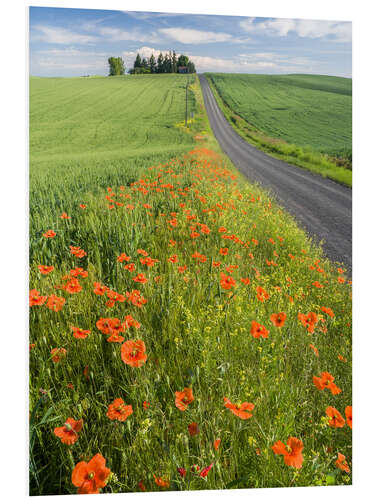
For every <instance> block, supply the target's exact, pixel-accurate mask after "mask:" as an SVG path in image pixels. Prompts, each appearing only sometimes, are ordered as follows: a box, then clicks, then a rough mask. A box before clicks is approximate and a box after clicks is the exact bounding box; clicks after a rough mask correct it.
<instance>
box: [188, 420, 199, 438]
mask: <svg viewBox="0 0 375 500" xmlns="http://www.w3.org/2000/svg"><path fill="white" fill-rule="evenodd" d="M188 430H189V434H190V436H196V435H197V434H199V432H200V431H199V427H198V424H197V423H196V422H192V423H191V424H189V425H188Z"/></svg>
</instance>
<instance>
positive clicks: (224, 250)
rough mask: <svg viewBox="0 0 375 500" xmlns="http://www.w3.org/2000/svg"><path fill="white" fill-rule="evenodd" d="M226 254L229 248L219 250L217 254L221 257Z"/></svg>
mask: <svg viewBox="0 0 375 500" xmlns="http://www.w3.org/2000/svg"><path fill="white" fill-rule="evenodd" d="M228 252H229V248H220V250H219V253H221V255H228Z"/></svg>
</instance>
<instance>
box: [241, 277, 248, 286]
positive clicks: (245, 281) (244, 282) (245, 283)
mask: <svg viewBox="0 0 375 500" xmlns="http://www.w3.org/2000/svg"><path fill="white" fill-rule="evenodd" d="M240 280H241V281H242V283H243V284H244V285H250V279H249V278H240Z"/></svg>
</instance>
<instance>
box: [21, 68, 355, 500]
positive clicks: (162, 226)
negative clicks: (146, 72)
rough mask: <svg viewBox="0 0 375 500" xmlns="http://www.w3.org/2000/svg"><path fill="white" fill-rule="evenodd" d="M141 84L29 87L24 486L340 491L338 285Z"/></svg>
mask: <svg viewBox="0 0 375 500" xmlns="http://www.w3.org/2000/svg"><path fill="white" fill-rule="evenodd" d="M151 78H153V77H151ZM158 78H160V77H159V76H158V77H157V78H156V80H154V85H152V86H151V87H150V77H149V76H138V77H135V78H134V80H133V79H131V78H130V77H129V79H128V78H124V79H120V78H119V79H115V80H114V81H112V79H110V78H103V79H95V83H94V80H93V81H90V80H89V79H82V80H80V79H72V80H71V79H66V80H65V79H61V80H52V79H48V80H32V82H31V85H32V92H31V94H30V98H31V103H30V112H31V117H30V143H31V152H30V158H31V163H30V289H31V293H30V305H31V307H30V493H31V494H32V495H38V494H68V493H76V492H85V491H86V492H87V491H88V492H94V491H96V490H100V491H103V492H130V491H160V490H201V489H223V488H260V487H282V486H307V485H322V484H349V483H351V474H350V468H351V421H350V420H349V418H346V415H345V412H346V413H348V412H349V408H351V286H350V285H351V283H350V282H348V281H347V279H346V277H345V272H344V270H343V269H341V268H339V267H338V266H337V265H334V264H332V263H330V262H329V261H327V260H326V259H324V258H323V257H322V251H321V249H320V248H318V247H316V246H314V245H313V244H312V242H311V241H310V240H309V239H308V238H307V236H306V234H305V233H304V232H303V231H302V230H300V229H299V228H298V226H297V225H296V224H295V222H294V221H293V219H292V218H291V217H290V216H289V215H287V214H286V213H285V212H284V211H282V210H281V209H280V208H279V207H278V206H277V204H276V203H275V202H274V200H273V199H272V197H270V196H269V195H268V194H267V193H266V192H264V191H262V190H260V189H259V188H257V187H254V186H252V185H250V184H248V183H247V182H246V180H245V179H244V178H243V177H242V176H241V175H240V174H239V173H238V172H237V171H236V170H235V169H234V167H233V166H232V165H231V164H230V162H229V161H228V159H227V158H226V157H225V156H223V155H222V154H221V153H220V151H219V148H218V146H217V144H216V142H215V141H214V139H213V137H212V135H211V133H210V131H209V127H208V121H207V117H206V116H205V115H204V109H203V104H202V103H203V100H202V95H201V92H200V88H199V86H198V85H197V83H195V84H194V85H193V86H192V89H191V91H190V102H191V106H192V108H193V107H194V110H195V118H194V121H193V122H191V123H190V128H189V130H187V129H185V128H184V127H183V126H181V122H182V120H183V115H182V116H181V117H180V112H181V110H182V109H183V106H184V88H183V86H182V85H181V82H182V81H183V80H182V78H180V77H169V76H168V77H165V78H164V77H161V78H160V81H159V80H158ZM120 84H121V85H123V87H121V88H122V89H123V95H122V92H121V91H120V90H118V91H117V92H115V91H114V90H113V89H114V88H118V87H117V86H119V85H120ZM93 85H95V86H96V85H97V87H95V88H96V91H94V90H93V89H94V87H93ZM133 85H136V87H137V92H136V93H135V94H134V93H133V96H134V99H136V98H137V95H139V96H142V95H143V99H141V98H140V99H139V100H138V106H132V104H131V103H130V104H129V103H127V102H126V101H127V97H126V96H127V95H128V92H129V93H130V92H131V91H132V89H133V88H134V87H133ZM43 86H44V91H42V87H43ZM56 86H60V88H61V89H65V90H66V93H65V94H64V92H61V93H60V92H57V91H56ZM107 86H108V88H109V89H111V91H109V90H107ZM128 86H129V87H128ZM69 88H70V89H71V90H70V91H68V89H69ZM72 89H79V92H80V93H81V97H82V98H81V99H75V97H74V96H72V95H71V94H72V93H73V94H75V93H74V92H73V91H72ZM146 89H148V90H146ZM147 93H153V99H151V98H150V99H149V98H148V96H147V95H146V94H147ZM172 94H173V95H174V98H173V100H171V101H169V99H171V97H170V96H171V95H172ZM103 95H106V96H107V97H106V99H104V98H103ZM48 96H49V97H48ZM83 96H86V98H85V99H84V98H83ZM88 96H91V97H90V98H89V97H88ZM104 100H105V101H106V105H105V106H104ZM165 101H167V103H168V104H165V106H163V104H162V103H163V102H165ZM36 102H39V105H36ZM88 102H90V103H91V105H89V104H88ZM97 102H102V103H103V107H102V108H101V109H102V111H101V113H107V114H106V116H107V118H106V123H105V124H102V131H103V141H104V138H105V141H106V144H107V146H106V147H107V153H106V151H105V147H104V146H103V141H100V140H99V139H98V141H97V142H96V143H95V144H94V145H93V144H92V143H91V142H90V141H92V140H93V131H94V130H95V128H96V125H97V123H99V118H98V117H97V116H96V114H95V112H94V106H95V103H97ZM154 102H159V103H160V105H159V106H155V107H154V108H153V110H154V111H153V114H151V106H152V105H153V103H154ZM42 103H44V104H43V106H42ZM68 103H70V104H69V106H70V113H69V116H70V118H68V117H67V114H66V107H67V106H68ZM73 103H74V104H73ZM127 104H128V105H127ZM120 105H121V109H122V110H123V111H124V115H126V118H124V123H125V125H124V123H123V124H122V127H120V125H119V123H118V121H119V120H118V115H117V113H116V110H117V111H118V109H120ZM41 107H43V109H44V113H41V111H40V109H39V108H41ZM90 109H91V111H90ZM109 109H110V110H111V113H108V111H107V110H109ZM167 109H169V112H167ZM163 110H164V111H163ZM90 113H92V114H91V118H90V116H89V115H90ZM38 116H39V118H38ZM46 116H48V121H45V124H44V126H42V125H41V121H42V120H43V119H44V120H45V117H46ZM52 116H55V117H58V116H61V118H62V119H63V117H64V116H65V120H66V122H65V125H63V124H62V123H60V124H59V123H55V119H52V118H51V117H52ZM146 116H147V117H148V118H147V120H146V118H145V117H146ZM171 116H174V117H175V122H173V120H171V118H170V117H171ZM73 117H75V119H74V120H73ZM84 117H85V118H84ZM100 119H101V120H103V118H100ZM112 121H113V123H111V122H112ZM91 122H93V123H91ZM94 123H95V124H94ZM139 123H144V124H147V130H148V132H147V133H146V132H143V131H142V128H141V127H140V126H139ZM82 128H84V129H85V130H86V133H83V132H81V129H82ZM122 129H124V132H122ZM52 130H55V132H54V133H52ZM63 130H66V131H68V130H73V131H74V132H72V133H71V134H70V139H69V137H68V132H67V133H66V135H65V136H64V134H63ZM104 131H106V132H104ZM110 131H112V132H113V137H112V135H111V132H110ZM122 133H124V136H126V137H127V138H128V139H127V140H128V142H127V143H126V144H123V143H122V139H121V137H122V136H121V134H122ZM77 134H80V137H81V148H80V147H79V144H78V142H75V136H76V135H77ZM90 134H91V135H90ZM147 134H148V135H147ZM154 134H155V135H154ZM169 134H170V135H169ZM60 135H62V136H63V137H65V138H64V139H63V143H64V147H63V146H62V145H61V143H60ZM142 141H144V142H143V145H142ZM121 147H122V148H123V149H122V151H123V152H122V154H121V153H120V151H121ZM279 313H280V314H279ZM281 313H283V314H281ZM277 314H279V315H278V316H277V317H276V316H273V315H277ZM131 341H134V342H135V341H141V342H136V343H134V342H133V343H132V342H131ZM323 372H329V373H330V374H332V376H333V377H334V382H332V381H331V379H330V377H329V376H328V375H325V376H323V378H324V377H325V380H326V382H324V380H323V382H321V375H322V374H323ZM314 377H317V378H315V379H314ZM335 384H337V386H338V387H339V389H337V386H335ZM188 389H190V390H191V391H189V390H188ZM184 391H185V392H184ZM184 397H185V399H184ZM119 399H121V400H122V401H119ZM330 407H334V408H335V409H337V411H339V412H340V414H341V415H342V416H343V420H342V419H340V418H331V417H329V416H327V412H328V414H331V413H332V412H333V410H332V409H330ZM348 415H349V413H348ZM69 418H70V419H73V420H69V421H68V420H67V419H69ZM77 422H78V423H77ZM289 438H296V439H295V440H289ZM287 440H289V441H288V443H287ZM280 441H281V442H282V443H285V444H288V445H290V446H291V448H289V446H287V447H283V445H281V443H280ZM68 443H70V444H68ZM301 446H303V448H301ZM292 450H294V453H292ZM340 453H341V454H343V455H345V457H346V459H345V460H346V461H347V463H348V468H346V467H345V464H344V465H343V461H344V459H342V460H341V462H340V461H339V462H337V460H338V458H340V455H339V454H340ZM98 454H100V456H99V458H98V457H97V455H98ZM93 457H96V458H95V460H94V461H92V459H93ZM101 457H104V459H105V460H106V462H105V466H104V464H103V459H102V458H101ZM345 468H346V470H343V469H345Z"/></svg>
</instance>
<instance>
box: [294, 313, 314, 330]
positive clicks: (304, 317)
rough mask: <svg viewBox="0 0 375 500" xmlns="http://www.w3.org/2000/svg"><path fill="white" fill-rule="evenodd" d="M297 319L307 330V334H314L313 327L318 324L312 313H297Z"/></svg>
mask: <svg viewBox="0 0 375 500" xmlns="http://www.w3.org/2000/svg"><path fill="white" fill-rule="evenodd" d="M298 319H299V320H300V321H301V323H302V325H303V326H304V327H305V328H307V331H308V332H309V333H313V332H314V329H315V325H316V323H317V322H318V316H317V315H316V314H315V313H314V312H309V313H308V314H302V313H298Z"/></svg>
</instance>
